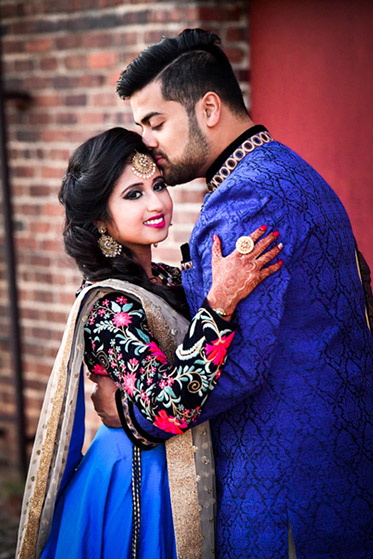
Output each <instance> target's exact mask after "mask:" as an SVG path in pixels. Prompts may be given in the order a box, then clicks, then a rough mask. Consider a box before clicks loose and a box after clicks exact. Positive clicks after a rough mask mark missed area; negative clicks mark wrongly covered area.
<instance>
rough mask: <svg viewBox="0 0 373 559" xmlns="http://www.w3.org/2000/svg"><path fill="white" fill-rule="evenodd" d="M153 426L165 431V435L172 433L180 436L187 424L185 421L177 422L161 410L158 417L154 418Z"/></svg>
mask: <svg viewBox="0 0 373 559" xmlns="http://www.w3.org/2000/svg"><path fill="white" fill-rule="evenodd" d="M154 425H155V426H156V427H159V429H162V430H163V431H166V432H167V433H173V434H174V435H181V433H182V432H183V431H182V429H186V428H187V427H188V424H187V423H186V422H185V421H178V420H177V419H176V418H175V417H172V415H170V416H168V415H167V413H166V412H165V411H164V410H162V411H161V412H160V413H159V415H157V416H156V417H155V421H154Z"/></svg>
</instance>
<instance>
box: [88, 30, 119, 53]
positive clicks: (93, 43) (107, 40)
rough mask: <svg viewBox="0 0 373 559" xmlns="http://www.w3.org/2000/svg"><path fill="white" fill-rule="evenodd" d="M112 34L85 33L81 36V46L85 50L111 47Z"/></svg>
mask: <svg viewBox="0 0 373 559" xmlns="http://www.w3.org/2000/svg"><path fill="white" fill-rule="evenodd" d="M112 44H113V36H112V33H111V32H110V33H102V32H100V33H87V34H86V35H83V36H82V46H83V47H84V48H87V49H100V48H101V49H104V48H107V47H110V46H112Z"/></svg>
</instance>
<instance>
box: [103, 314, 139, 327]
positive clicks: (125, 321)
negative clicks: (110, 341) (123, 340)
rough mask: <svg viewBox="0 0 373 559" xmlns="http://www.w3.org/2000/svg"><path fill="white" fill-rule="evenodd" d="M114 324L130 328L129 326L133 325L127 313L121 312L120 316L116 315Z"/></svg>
mask: <svg viewBox="0 0 373 559" xmlns="http://www.w3.org/2000/svg"><path fill="white" fill-rule="evenodd" d="M98 312H100V311H98ZM113 322H114V324H115V326H128V325H129V324H131V322H132V318H131V317H130V315H129V314H128V313H126V312H119V313H118V314H116V315H114V318H113Z"/></svg>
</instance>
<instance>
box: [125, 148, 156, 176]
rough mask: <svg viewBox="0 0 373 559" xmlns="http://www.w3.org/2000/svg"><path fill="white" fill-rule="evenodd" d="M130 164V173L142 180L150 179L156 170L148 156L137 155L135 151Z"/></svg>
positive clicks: (144, 154) (143, 154)
mask: <svg viewBox="0 0 373 559" xmlns="http://www.w3.org/2000/svg"><path fill="white" fill-rule="evenodd" d="M131 163H132V167H131V171H132V172H133V173H134V174H135V175H136V176H138V177H140V178H142V179H150V177H152V176H153V175H154V173H155V171H156V168H157V166H156V164H155V163H154V161H153V159H152V158H151V157H150V155H147V154H146V153H139V152H138V151H136V152H135V155H134V156H133V157H132V161H131Z"/></svg>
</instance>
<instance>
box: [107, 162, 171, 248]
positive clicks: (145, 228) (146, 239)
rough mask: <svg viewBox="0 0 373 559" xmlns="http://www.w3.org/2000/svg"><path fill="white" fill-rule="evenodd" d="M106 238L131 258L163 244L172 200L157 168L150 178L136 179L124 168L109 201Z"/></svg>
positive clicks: (129, 169)
mask: <svg viewBox="0 0 373 559" xmlns="http://www.w3.org/2000/svg"><path fill="white" fill-rule="evenodd" d="M108 209H109V212H110V216H111V220H107V221H105V222H104V225H105V226H106V228H107V230H108V233H109V235H111V236H112V237H114V239H116V240H117V241H118V242H119V243H121V244H122V245H124V246H126V247H128V248H129V249H131V250H132V251H133V253H134V254H137V253H142V252H143V249H144V247H149V246H150V245H151V244H153V243H158V242H160V241H164V239H165V238H166V237H167V235H168V228H169V226H170V223H171V218H172V200H171V197H170V195H169V193H168V190H167V188H166V185H165V182H164V179H163V176H162V174H161V172H160V171H159V169H158V168H156V170H155V173H154V174H153V175H152V176H151V177H150V178H143V177H138V176H136V175H135V174H134V173H133V171H132V165H131V163H129V164H127V165H126V167H125V168H124V171H123V173H122V174H121V176H120V177H119V179H118V181H117V183H116V185H115V187H114V190H113V192H112V193H111V196H110V198H109V202H108Z"/></svg>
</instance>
